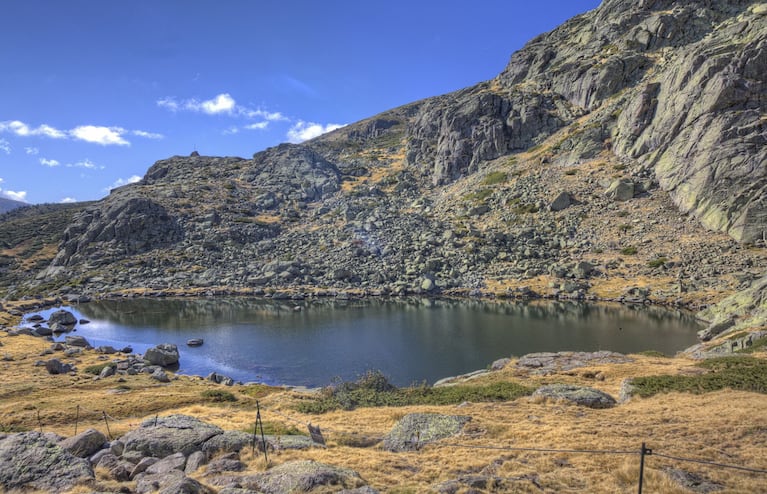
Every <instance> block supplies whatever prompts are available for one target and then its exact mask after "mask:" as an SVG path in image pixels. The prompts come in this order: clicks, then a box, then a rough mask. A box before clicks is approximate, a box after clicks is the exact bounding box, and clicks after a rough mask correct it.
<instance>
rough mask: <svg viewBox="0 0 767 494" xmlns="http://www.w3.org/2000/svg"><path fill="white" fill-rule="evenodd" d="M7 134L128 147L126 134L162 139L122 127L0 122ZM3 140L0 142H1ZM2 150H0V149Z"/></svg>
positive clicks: (0, 129) (33, 150) (31, 150)
mask: <svg viewBox="0 0 767 494" xmlns="http://www.w3.org/2000/svg"><path fill="white" fill-rule="evenodd" d="M3 132H9V133H12V134H16V135H17V136H20V137H30V136H42V137H49V138H52V139H75V140H79V141H85V142H90V143H94V144H101V145H102V146H112V145H116V146H130V142H129V141H128V140H127V139H125V137H124V136H125V135H126V134H131V135H135V136H138V137H144V138H146V139H162V138H163V137H164V136H163V135H162V134H157V133H154V132H147V131H145V130H127V129H124V128H122V127H105V126H101V125H79V126H77V127H75V128H74V129H71V130H67V131H64V130H59V129H57V128H55V127H51V126H50V125H47V124H42V125H39V126H37V127H35V128H32V127H30V126H29V125H27V124H25V123H24V122H21V121H19V120H6V121H4V122H0V133H3ZM2 141H3V140H0V142H2ZM0 149H2V148H0ZM25 149H26V152H27V154H32V155H35V154H37V153H38V152H39V151H38V149H37V148H34V147H28V148H25Z"/></svg>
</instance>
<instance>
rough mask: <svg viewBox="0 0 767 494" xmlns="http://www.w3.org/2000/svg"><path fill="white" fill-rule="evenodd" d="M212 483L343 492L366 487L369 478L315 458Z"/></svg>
mask: <svg viewBox="0 0 767 494" xmlns="http://www.w3.org/2000/svg"><path fill="white" fill-rule="evenodd" d="M210 483H211V484H212V485H216V486H221V487H223V489H221V490H219V492H233V493H234V492H237V493H242V492H260V493H264V494H282V493H285V492H293V493H297V492H310V491H312V490H314V489H315V488H318V487H324V488H325V489H323V490H322V492H339V491H343V490H344V489H357V488H359V487H364V486H365V481H363V480H362V478H361V477H360V476H359V474H358V473H357V472H355V471H354V470H350V469H348V468H341V467H336V466H333V465H327V464H325V463H319V462H316V461H311V460H300V461H291V462H287V463H283V464H282V465H278V466H276V467H274V468H272V469H270V470H268V471H266V472H264V473H260V474H256V475H245V476H241V477H240V476H227V477H216V478H213V479H211V481H210Z"/></svg>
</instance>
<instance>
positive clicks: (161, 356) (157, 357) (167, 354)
mask: <svg viewBox="0 0 767 494" xmlns="http://www.w3.org/2000/svg"><path fill="white" fill-rule="evenodd" d="M178 359H179V355H178V347H177V346H176V345H173V344H171V343H162V344H160V345H157V346H156V347H153V348H150V349H148V350H147V351H146V353H144V360H146V361H147V362H149V365H159V366H160V367H170V366H172V365H177V364H178Z"/></svg>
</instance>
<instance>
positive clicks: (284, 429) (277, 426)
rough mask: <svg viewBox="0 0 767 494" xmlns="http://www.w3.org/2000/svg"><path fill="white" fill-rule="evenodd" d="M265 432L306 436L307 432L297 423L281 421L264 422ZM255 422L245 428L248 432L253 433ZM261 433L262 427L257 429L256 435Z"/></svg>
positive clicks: (277, 434) (267, 433) (275, 434)
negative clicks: (289, 423)
mask: <svg viewBox="0 0 767 494" xmlns="http://www.w3.org/2000/svg"><path fill="white" fill-rule="evenodd" d="M262 425H263V426H264V434H265V435H269V436H305V435H306V433H305V432H303V431H301V430H299V429H298V428H297V427H296V426H295V425H285V424H283V423H280V422H262ZM254 427H255V424H253V425H250V426H249V427H246V428H245V429H244V431H245V432H247V433H248V434H253V428H254ZM259 434H261V428H260V427H259V428H258V430H257V431H256V435H259Z"/></svg>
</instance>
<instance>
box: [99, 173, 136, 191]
mask: <svg viewBox="0 0 767 494" xmlns="http://www.w3.org/2000/svg"><path fill="white" fill-rule="evenodd" d="M139 181H141V177H140V176H138V175H132V176H130V177H128V178H118V179H117V180H115V181H114V183H113V184H112V185H110V186H109V187H106V188H105V189H104V192H109V191H110V190H112V189H116V188H117V187H122V186H123V185H128V184H135V183H136V182H139Z"/></svg>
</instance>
